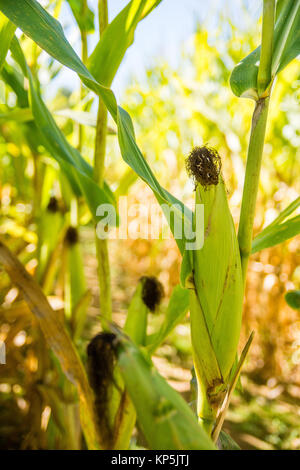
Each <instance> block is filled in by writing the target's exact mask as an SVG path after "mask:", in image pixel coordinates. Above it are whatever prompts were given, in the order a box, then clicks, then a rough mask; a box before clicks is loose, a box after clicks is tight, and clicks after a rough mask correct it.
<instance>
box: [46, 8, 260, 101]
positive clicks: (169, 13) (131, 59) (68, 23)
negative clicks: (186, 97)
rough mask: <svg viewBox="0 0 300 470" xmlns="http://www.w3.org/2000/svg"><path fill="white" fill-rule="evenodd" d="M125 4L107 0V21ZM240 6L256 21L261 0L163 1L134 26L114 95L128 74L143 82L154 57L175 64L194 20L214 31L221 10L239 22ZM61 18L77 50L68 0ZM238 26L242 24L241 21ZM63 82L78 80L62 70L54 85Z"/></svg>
mask: <svg viewBox="0 0 300 470" xmlns="http://www.w3.org/2000/svg"><path fill="white" fill-rule="evenodd" d="M88 3H89V6H90V8H92V9H94V8H95V7H96V5H97V3H98V1H97V0H89V1H88ZM127 3H128V0H108V6H109V20H110V21H111V20H112V19H113V18H114V17H115V16H116V15H117V14H118V13H119V11H120V10H121V9H122V8H124V6H125V5H126V4H127ZM241 5H244V6H245V8H247V9H248V11H250V14H251V17H253V20H254V21H256V19H257V17H258V16H259V13H260V9H261V5H262V0H162V2H161V3H160V4H159V6H158V7H157V8H156V9H155V10H154V11H153V12H152V13H151V14H150V15H149V16H148V17H147V18H145V19H144V20H143V21H142V22H141V23H140V24H139V25H138V27H137V30H136V33H135V41H134V44H133V45H132V46H131V47H130V48H129V49H128V51H127V53H126V55H125V58H124V60H123V62H122V64H121V66H120V68H119V70H118V73H117V76H116V78H115V80H114V82H113V85H112V88H113V90H114V92H115V93H116V95H117V98H118V99H120V98H121V97H122V92H123V91H124V89H125V87H126V84H127V83H128V81H129V80H130V77H132V76H135V77H137V78H139V80H141V81H142V80H143V76H144V73H145V70H146V69H147V67H149V66H151V65H152V64H154V63H155V61H156V60H157V59H159V58H164V59H167V60H168V62H169V63H170V64H171V65H172V66H174V67H176V66H178V63H179V57H180V51H181V48H182V45H183V43H184V42H185V41H187V40H188V39H189V38H190V37H191V36H192V34H193V32H194V31H195V29H196V25H197V23H200V24H203V26H204V27H205V28H206V29H208V30H211V31H213V30H214V29H215V28H216V27H217V26H218V24H217V20H216V18H217V14H218V13H220V12H221V13H223V14H224V15H225V16H227V17H230V18H231V19H232V21H233V22H235V23H237V24H239V22H240V14H239V12H240V7H241ZM96 17H97V15H96ZM60 21H61V22H62V24H63V26H64V27H65V31H66V35H67V37H68V39H69V40H70V42H71V44H72V46H73V47H75V49H77V51H78V50H79V47H78V46H79V33H78V30H77V28H76V26H75V23H74V19H73V15H72V13H71V10H70V9H69V7H68V4H67V2H64V3H63V8H62V11H61V15H60ZM239 26H240V27H243V25H242V24H240V25H239ZM96 27H98V26H96ZM97 38H98V34H95V35H90V36H89V52H91V51H92V49H93V47H94V45H95V44H96V41H97ZM66 84H67V86H69V87H70V86H72V85H71V84H73V86H77V81H76V79H75V77H74V75H73V74H72V72H69V71H67V70H64V72H63V73H61V74H60V76H59V78H58V79H57V80H55V83H54V85H55V87H57V86H59V85H65V86H66Z"/></svg>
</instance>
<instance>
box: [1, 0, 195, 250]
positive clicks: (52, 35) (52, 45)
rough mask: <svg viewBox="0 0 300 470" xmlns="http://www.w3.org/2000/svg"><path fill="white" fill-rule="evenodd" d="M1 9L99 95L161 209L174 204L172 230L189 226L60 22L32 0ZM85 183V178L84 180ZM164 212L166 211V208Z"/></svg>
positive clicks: (124, 115) (181, 240) (126, 151)
mask: <svg viewBox="0 0 300 470" xmlns="http://www.w3.org/2000/svg"><path fill="white" fill-rule="evenodd" d="M149 5H150V4H149ZM151 5H152V3H151ZM0 10H1V11H3V13H4V14H5V15H7V16H8V17H9V18H10V20H11V21H13V22H14V23H15V24H16V25H17V26H18V27H20V28H21V29H22V30H23V31H24V33H25V34H26V35H28V36H29V37H30V38H32V39H33V40H34V41H35V42H36V43H37V44H38V45H39V46H40V47H42V48H43V49H44V50H45V51H46V52H48V53H49V54H50V55H51V56H52V57H54V58H55V59H56V60H58V61H59V62H61V63H62V64H63V65H66V66H67V67H69V68H70V69H72V70H74V71H75V72H76V73H77V74H78V75H79V77H80V78H81V80H82V81H83V83H84V84H85V85H86V86H87V87H89V88H90V89H91V90H93V91H94V92H95V93H97V94H99V95H101V97H102V99H103V101H104V103H105V104H106V106H107V109H108V111H109V112H110V114H111V115H112V117H113V119H114V120H115V122H116V123H117V125H118V137H119V143H120V148H121V153H122V157H123V159H124V160H125V162H126V163H128V164H129V166H131V168H132V169H133V170H134V171H135V172H136V173H137V174H138V175H139V176H140V177H141V178H142V179H143V180H144V181H145V182H146V183H147V184H148V185H149V186H150V188H151V189H152V190H153V192H154V194H155V196H156V198H157V200H158V202H159V204H160V205H161V206H162V208H163V210H164V209H166V208H164V204H166V205H167V206H168V207H170V206H172V205H175V208H174V215H175V217H174V218H172V221H171V220H170V228H171V230H172V232H173V233H174V228H175V226H176V224H182V223H183V222H184V224H185V226H186V227H187V231H188V230H190V229H191V226H192V217H193V215H192V211H190V210H189V209H188V208H186V207H185V206H184V204H183V203H182V202H180V201H179V200H177V199H176V198H175V197H173V196H172V195H171V194H170V193H168V191H166V190H164V189H163V188H162V187H161V186H160V185H159V183H158V181H157V180H156V178H155V177H154V175H153V173H152V171H151V169H150V167H149V165H148V164H147V162H146V161H145V159H144V157H143V155H142V153H141V151H140V149H139V148H138V146H137V144H136V141H135V137H134V131H133V125H132V121H131V118H130V116H129V115H128V113H126V111H124V110H123V109H122V108H120V107H118V106H117V102H116V98H115V96H114V94H113V92H112V91H111V90H110V89H109V88H107V87H105V86H103V85H101V84H100V83H98V82H97V80H96V79H95V78H94V77H93V76H92V75H91V74H90V72H89V71H88V70H87V68H86V67H85V66H84V64H83V63H82V62H81V60H80V58H79V57H78V56H77V54H76V53H75V51H74V50H73V49H72V47H71V45H70V44H69V43H68V41H67V39H66V37H65V35H64V32H63V29H62V27H61V25H60V23H59V22H58V21H57V20H56V19H55V18H53V17H51V15H49V14H48V13H47V11H46V10H44V9H43V8H42V7H41V5H40V4H39V3H38V2H36V1H35V0H16V1H14V2H13V4H12V3H10V2H6V1H5V0H0ZM83 179H84V178H83ZM88 183H89V182H88V181H86V184H88ZM90 202H92V201H90ZM164 212H165V214H166V210H165V211H164ZM168 222H169V220H168ZM176 242H177V244H178V247H179V249H180V251H181V253H183V252H184V246H185V239H184V238H177V239H176Z"/></svg>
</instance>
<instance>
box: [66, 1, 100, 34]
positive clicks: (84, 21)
mask: <svg viewBox="0 0 300 470" xmlns="http://www.w3.org/2000/svg"><path fill="white" fill-rule="evenodd" d="M68 3H69V5H70V7H71V10H72V13H73V15H74V18H75V20H76V22H77V24H78V26H79V29H80V30H81V31H86V32H87V33H92V32H94V31H95V26H94V16H95V15H94V13H93V11H92V10H91V9H90V8H89V7H88V5H85V8H84V9H83V7H82V4H83V2H82V1H81V0H68Z"/></svg>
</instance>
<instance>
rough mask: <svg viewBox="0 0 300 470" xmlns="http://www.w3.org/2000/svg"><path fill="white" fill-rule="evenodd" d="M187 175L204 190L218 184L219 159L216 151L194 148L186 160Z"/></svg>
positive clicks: (203, 147)
mask: <svg viewBox="0 0 300 470" xmlns="http://www.w3.org/2000/svg"><path fill="white" fill-rule="evenodd" d="M186 169H187V172H188V175H189V176H190V177H191V178H193V180H194V182H195V185H197V183H200V184H201V185H202V186H204V187H205V188H206V187H207V186H211V185H217V184H218V183H219V175H220V172H221V158H220V155H219V154H218V152H217V150H215V149H213V148H211V147H207V146H206V145H204V146H202V147H194V148H193V150H192V151H191V153H190V154H189V156H188V158H187V159H186Z"/></svg>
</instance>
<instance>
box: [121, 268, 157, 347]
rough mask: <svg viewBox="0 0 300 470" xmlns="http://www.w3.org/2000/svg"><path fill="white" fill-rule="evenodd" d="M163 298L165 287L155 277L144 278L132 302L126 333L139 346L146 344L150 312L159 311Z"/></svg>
mask: <svg viewBox="0 0 300 470" xmlns="http://www.w3.org/2000/svg"><path fill="white" fill-rule="evenodd" d="M162 296H163V287H162V285H161V283H160V282H159V281H158V280H157V279H156V278H155V277H148V276H143V277H142V278H141V279H140V280H139V283H138V285H137V288H136V291H135V293H134V295H133V297H132V300H131V302H130V305H129V308H128V312H127V317H126V322H125V325H124V332H125V333H126V334H127V335H128V336H129V337H130V338H131V339H132V341H134V343H135V344H137V345H142V346H144V345H145V344H146V335H147V319H148V313H149V310H150V311H152V312H154V311H155V310H157V308H158V306H159V304H160V301H161V298H162Z"/></svg>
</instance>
